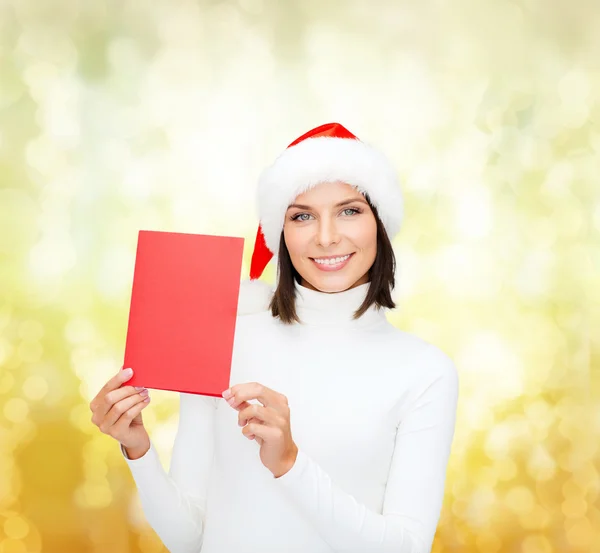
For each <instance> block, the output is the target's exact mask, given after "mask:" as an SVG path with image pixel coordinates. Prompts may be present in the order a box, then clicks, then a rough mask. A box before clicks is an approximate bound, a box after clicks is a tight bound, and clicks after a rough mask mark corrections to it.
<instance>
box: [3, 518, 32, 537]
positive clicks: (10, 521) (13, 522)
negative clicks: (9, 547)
mask: <svg viewBox="0 0 600 553" xmlns="http://www.w3.org/2000/svg"><path fill="white" fill-rule="evenodd" d="M4 534H5V535H6V536H7V537H9V538H13V539H16V540H19V539H21V538H24V537H25V536H27V534H29V524H27V522H26V521H25V520H23V519H22V518H21V517H18V516H12V517H9V518H7V519H6V520H5V521H4Z"/></svg>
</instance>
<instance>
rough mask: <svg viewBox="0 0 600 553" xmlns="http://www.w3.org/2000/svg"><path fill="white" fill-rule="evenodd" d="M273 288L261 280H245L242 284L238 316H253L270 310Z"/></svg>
mask: <svg viewBox="0 0 600 553" xmlns="http://www.w3.org/2000/svg"><path fill="white" fill-rule="evenodd" d="M273 291H274V290H273V288H271V286H270V285H269V284H267V283H266V282H264V281H263V280H260V279H254V280H250V279H244V280H242V281H241V282H240V295H239V298H238V308H237V314H238V316H239V315H252V314H253V313H260V312H261V311H267V310H268V309H269V302H270V301H271V296H272V295H273Z"/></svg>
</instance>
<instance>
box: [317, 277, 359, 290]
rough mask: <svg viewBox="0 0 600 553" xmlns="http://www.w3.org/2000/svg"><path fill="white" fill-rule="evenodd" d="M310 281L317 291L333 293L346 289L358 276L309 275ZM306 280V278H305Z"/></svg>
mask: <svg viewBox="0 0 600 553" xmlns="http://www.w3.org/2000/svg"><path fill="white" fill-rule="evenodd" d="M311 277H312V278H311V279H310V281H309V282H310V283H311V284H312V285H313V286H314V287H315V288H316V289H317V290H319V291H321V292H326V293H329V294H333V293H335V292H343V291H344V290H348V288H350V287H351V286H352V285H353V284H354V283H355V282H356V281H357V280H358V279H359V278H360V277H356V278H354V277H347V276H346V277H344V276H341V275H339V276H338V275H328V276H323V275H321V274H319V275H311ZM307 280H308V279H307Z"/></svg>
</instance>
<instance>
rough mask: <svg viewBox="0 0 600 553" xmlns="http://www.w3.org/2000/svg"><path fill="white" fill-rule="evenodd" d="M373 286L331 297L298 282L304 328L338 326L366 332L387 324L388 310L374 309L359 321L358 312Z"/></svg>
mask: <svg viewBox="0 0 600 553" xmlns="http://www.w3.org/2000/svg"><path fill="white" fill-rule="evenodd" d="M369 286H370V282H367V283H366V284H361V285H359V286H356V287H354V288H350V289H349V290H344V291H343V292H335V293H327V292H320V291H317V290H312V289H310V288H306V287H305V286H302V285H301V284H299V283H298V282H295V288H296V312H297V314H298V317H300V320H301V321H302V323H303V324H304V325H325V326H327V325H334V326H340V327H342V326H343V327H352V328H365V327H372V326H375V325H378V324H382V323H384V322H386V321H387V319H386V317H385V311H386V310H385V309H377V306H376V305H374V304H373V305H371V306H370V307H369V309H368V310H367V311H366V312H365V313H364V314H363V315H361V316H360V317H359V318H358V319H353V318H352V316H353V315H354V312H355V311H356V310H357V309H358V308H359V307H360V306H361V304H362V302H363V300H364V299H365V297H366V295H367V291H368V290H369Z"/></svg>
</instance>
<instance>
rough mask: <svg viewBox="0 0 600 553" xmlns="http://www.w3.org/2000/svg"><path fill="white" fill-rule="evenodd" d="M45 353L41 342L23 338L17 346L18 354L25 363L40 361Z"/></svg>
mask: <svg viewBox="0 0 600 553" xmlns="http://www.w3.org/2000/svg"><path fill="white" fill-rule="evenodd" d="M43 353H44V348H43V347H42V344H40V343H39V342H37V341H35V342H33V341H31V340H23V341H22V342H21V343H20V344H19V346H18V347H17V354H18V356H19V359H20V360H21V361H22V362H23V363H35V362H36V361H39V360H40V359H41V357H42V354H43Z"/></svg>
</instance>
